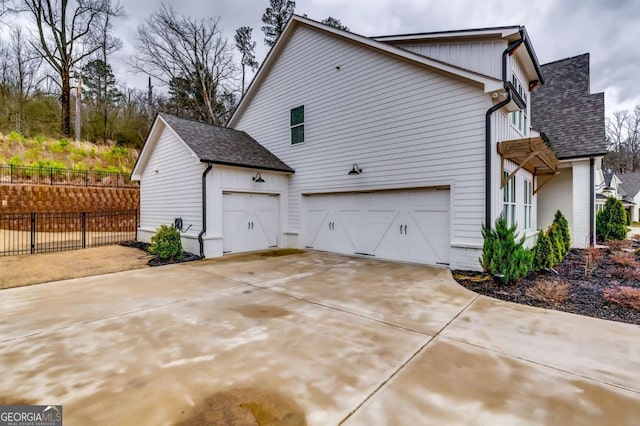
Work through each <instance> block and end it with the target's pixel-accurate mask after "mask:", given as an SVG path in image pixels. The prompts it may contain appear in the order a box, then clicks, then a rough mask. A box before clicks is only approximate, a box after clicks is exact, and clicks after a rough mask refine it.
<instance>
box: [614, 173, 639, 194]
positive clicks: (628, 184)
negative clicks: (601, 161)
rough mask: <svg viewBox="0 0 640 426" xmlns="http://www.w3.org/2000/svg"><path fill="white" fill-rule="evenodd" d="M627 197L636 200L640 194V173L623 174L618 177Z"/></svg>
mask: <svg viewBox="0 0 640 426" xmlns="http://www.w3.org/2000/svg"><path fill="white" fill-rule="evenodd" d="M618 178H619V179H620V181H621V182H622V186H623V187H624V189H625V191H626V193H627V195H628V196H629V197H630V198H634V197H635V196H636V195H638V192H640V173H622V174H620V175H618Z"/></svg>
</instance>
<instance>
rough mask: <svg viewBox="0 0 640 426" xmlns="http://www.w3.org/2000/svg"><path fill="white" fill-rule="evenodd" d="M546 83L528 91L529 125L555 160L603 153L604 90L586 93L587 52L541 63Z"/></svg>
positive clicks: (587, 84)
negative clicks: (543, 139)
mask: <svg viewBox="0 0 640 426" xmlns="http://www.w3.org/2000/svg"><path fill="white" fill-rule="evenodd" d="M542 71H543V72H544V75H545V78H546V83H545V84H544V85H543V86H541V87H539V88H537V89H536V90H534V91H533V92H532V93H531V127H532V128H534V129H535V130H538V131H540V132H544V133H545V134H546V136H547V137H548V138H549V145H550V146H551V149H553V151H554V152H555V154H556V156H557V157H558V158H559V159H561V160H562V159H569V158H584V157H591V156H601V155H604V154H606V152H607V143H606V139H605V120H604V93H595V94H591V93H590V82H589V54H588V53H585V54H583V55H578V56H574V57H572V58H566V59H561V60H559V61H555V62H551V63H548V64H544V65H542Z"/></svg>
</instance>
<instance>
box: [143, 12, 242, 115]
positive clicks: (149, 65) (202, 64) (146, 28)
mask: <svg viewBox="0 0 640 426" xmlns="http://www.w3.org/2000/svg"><path fill="white" fill-rule="evenodd" d="M134 68H136V69H137V70H138V71H140V72H144V73H146V74H148V75H150V76H152V77H155V78H156V79H158V80H160V81H161V82H163V83H164V84H166V85H171V86H172V87H173V88H174V89H175V88H176V87H177V86H179V87H180V88H181V90H185V91H186V92H187V93H185V96H184V97H185V98H187V97H188V98H189V99H190V103H191V104H192V105H193V104H195V105H196V106H197V107H198V111H194V112H195V113H196V116H195V118H199V119H204V118H206V120H207V121H209V122H211V123H214V124H222V123H223V119H224V116H225V115H226V109H227V108H225V105H224V102H222V101H221V99H222V98H223V97H224V96H226V95H227V94H229V93H232V92H233V88H232V87H233V86H234V85H235V84H236V83H235V77H236V74H237V70H236V67H235V64H234V61H233V53H232V48H231V46H230V45H229V44H228V43H227V40H226V39H225V38H224V37H223V36H222V30H221V28H220V26H219V20H218V18H216V19H213V18H202V19H193V18H189V17H185V16H181V15H179V14H178V13H177V12H176V11H175V10H174V9H173V8H172V7H171V6H167V5H166V4H163V5H162V6H161V7H160V10H158V11H157V12H156V13H154V14H153V15H151V16H150V17H149V18H148V19H147V20H146V22H145V23H144V24H143V25H141V26H140V27H138V55H137V57H136V60H135V63H134ZM178 82H179V83H180V84H178Z"/></svg>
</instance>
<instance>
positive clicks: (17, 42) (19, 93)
mask: <svg viewBox="0 0 640 426" xmlns="http://www.w3.org/2000/svg"><path fill="white" fill-rule="evenodd" d="M7 56H8V58H9V59H10V61H11V74H12V78H11V80H12V86H13V87H14V92H15V95H16V113H15V126H16V130H17V131H18V132H20V131H22V119H23V118H24V105H25V103H26V102H27V99H28V98H29V95H30V94H31V92H32V90H33V89H34V88H35V87H36V85H37V83H38V70H39V69H40V65H41V64H42V58H41V57H40V55H38V53H37V52H36V51H35V50H34V49H33V47H31V45H29V44H28V43H27V42H26V39H25V35H24V32H23V30H22V28H21V27H13V28H12V29H11V41H10V42H9V46H8V52H7Z"/></svg>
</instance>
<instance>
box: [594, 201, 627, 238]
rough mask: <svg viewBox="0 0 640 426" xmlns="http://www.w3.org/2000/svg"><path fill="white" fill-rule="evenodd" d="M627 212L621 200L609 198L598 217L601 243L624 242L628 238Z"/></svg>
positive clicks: (598, 234) (597, 230) (597, 222)
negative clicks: (610, 241)
mask: <svg viewBox="0 0 640 426" xmlns="http://www.w3.org/2000/svg"><path fill="white" fill-rule="evenodd" d="M626 225H627V212H625V211H624V207H623V206H622V203H621V202H620V200H618V199H617V198H615V197H609V198H608V199H607V201H606V202H605V203H604V207H603V209H602V210H600V211H599V212H598V215H597V216H596V234H597V236H598V239H599V240H600V241H603V242H604V241H609V240H624V239H625V238H626V237H627V226H626Z"/></svg>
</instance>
